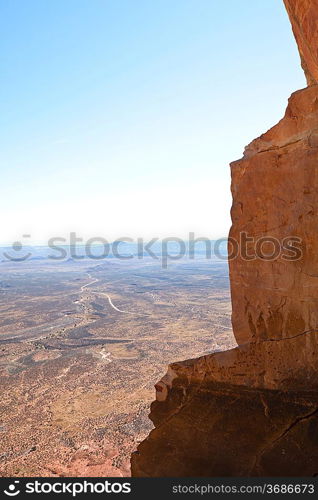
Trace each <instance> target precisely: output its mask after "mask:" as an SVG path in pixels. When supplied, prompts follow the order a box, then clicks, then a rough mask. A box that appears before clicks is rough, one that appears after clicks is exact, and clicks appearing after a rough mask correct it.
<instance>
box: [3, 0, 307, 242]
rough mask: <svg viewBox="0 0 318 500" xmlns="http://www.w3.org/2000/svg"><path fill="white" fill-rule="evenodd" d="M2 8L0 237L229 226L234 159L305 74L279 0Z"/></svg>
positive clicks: (200, 231)
mask: <svg viewBox="0 0 318 500" xmlns="http://www.w3.org/2000/svg"><path fill="white" fill-rule="evenodd" d="M1 11H2V12H1V14H2V15H1V21H0V22H1V28H2V39H3V43H2V47H1V55H2V79H1V84H0V85H1V89H2V92H1V93H2V96H3V98H2V114H1V121H2V134H1V163H2V182H3V184H4V185H5V192H4V193H3V195H2V197H1V202H0V207H1V212H2V217H1V222H2V233H1V235H0V241H1V242H3V244H5V243H7V244H8V243H9V242H13V241H16V240H18V241H20V240H21V238H22V235H24V234H30V235H31V238H30V240H29V242H30V243H32V244H33V243H36V244H39V243H42V244H45V242H46V241H47V239H48V238H49V237H51V236H52V235H59V236H62V237H63V236H65V234H68V233H69V232H70V231H76V232H78V233H79V234H80V235H81V236H82V237H83V238H86V239H87V238H89V237H92V236H97V235H98V236H102V237H105V238H106V239H108V240H109V241H112V240H115V239H117V238H120V237H122V235H123V234H125V235H127V236H130V237H136V236H143V237H144V238H148V239H151V238H152V237H155V236H158V237H166V236H168V235H171V234H173V235H175V236H178V237H183V238H184V237H185V235H186V234H188V232H189V231H195V232H196V234H197V235H198V236H206V237H209V238H211V239H217V238H220V237H224V236H226V235H227V232H228V228H229V224H230V216H229V212H230V204H231V196H230V172H229V167H228V164H229V162H230V161H234V160H236V159H238V158H240V157H241V156H242V152H243V149H244V146H245V145H246V144H248V143H249V142H250V141H251V140H252V139H253V138H255V137H256V136H257V135H259V134H261V133H263V132H265V131H266V129H267V128H268V127H270V126H272V125H273V124H274V123H275V122H277V121H278V120H279V119H280V118H281V117H282V115H283V113H284V109H285V107H286V104H287V99H288V97H289V95H290V94H291V92H293V91H295V90H297V89H299V88H301V87H303V86H305V79H304V76H303V73H302V70H301V67H300V62H299V56H298V52H297V48H296V44H295V41H294V39H293V36H292V31H291V29H290V24H289V21H288V18H287V14H286V12H285V10H284V7H283V3H282V2H277V1H276V0H267V2H250V1H249V0H241V1H240V2H238V1H237V0H230V1H228V2H227V3H226V9H225V5H224V4H222V5H221V4H220V3H219V2H216V1H211V0H200V1H197V0H176V1H175V2H173V3H171V2H169V1H168V0H160V1H159V2H156V3H152V2H147V1H145V0H140V1H138V2H129V0H123V1H120V2H111V1H105V0H94V1H93V2H87V1H86V0H84V1H83V0H76V1H75V0H69V1H68V2H63V1H62V0H58V1H55V2H52V3H48V2H41V1H39V0H30V1H28V2H27V3H26V2H23V1H22V0H17V1H15V2H6V1H2V2H1ZM8 54H10V57H9V55H8Z"/></svg>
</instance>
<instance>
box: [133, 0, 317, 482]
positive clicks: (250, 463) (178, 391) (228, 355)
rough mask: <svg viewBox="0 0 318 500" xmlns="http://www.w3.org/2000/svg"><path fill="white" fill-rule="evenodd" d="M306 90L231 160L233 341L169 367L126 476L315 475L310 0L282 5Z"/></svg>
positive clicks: (313, 40)
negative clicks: (224, 348) (223, 349)
mask: <svg viewBox="0 0 318 500" xmlns="http://www.w3.org/2000/svg"><path fill="white" fill-rule="evenodd" d="M285 5H286V8H287V10H288V13H289V16H290V19H291V23H292V27H293V31H294V33H295V37H296V40H297V43H298V46H299V51H300V54H301V59H302V65H303V67H304V70H305V72H306V76H307V79H308V83H309V87H307V88H305V89H303V90H300V91H298V92H295V93H294V94H293V95H292V96H291V98H290V100H289V104H288V107H287V110H286V114H285V116H284V118H283V119H282V120H281V121H280V122H279V123H278V124H277V125H276V126H274V127H273V128H272V129H271V130H269V131H268V132H266V133H265V134H263V135H262V136H261V137H259V138H258V139H256V140H254V141H253V142H252V143H251V144H250V145H249V146H248V147H247V148H246V149H245V152H244V157H243V158H242V159H241V160H239V161H236V162H234V163H232V165H231V172H232V195H233V206H232V223H233V224H232V228H231V232H230V240H229V254H230V257H231V258H230V262H229V264H230V280H231V293H232V306H233V315H232V323H233V331H234V335H235V337H236V339H237V342H238V344H239V346H238V347H237V348H235V349H232V350H230V351H226V352H219V353H215V354H211V355H208V356H204V357H202V358H199V359H195V360H189V361H184V362H180V363H174V364H172V365H170V367H169V370H168V373H167V374H166V375H165V377H163V379H162V380H161V381H160V382H158V383H157V384H156V391H157V396H156V401H155V402H154V403H153V404H152V407H151V414H150V418H151V420H152V421H153V423H154V425H155V429H154V430H153V431H152V432H151V433H150V435H149V437H148V438H147V439H146V440H145V441H143V442H142V443H141V444H140V446H139V447H138V450H137V452H136V453H135V454H134V455H133V457H132V474H133V475H134V476H175V477H176V476H239V475H254V476H266V475H267V476H275V475H278V476H282V475H285V476H290V475H295V476H297V475H300V476H310V475H316V474H317V473H318V307H317V305H318V238H317V237H316V228H317V227H318V169H317V166H318V84H317V82H318V31H317V26H318V0H285Z"/></svg>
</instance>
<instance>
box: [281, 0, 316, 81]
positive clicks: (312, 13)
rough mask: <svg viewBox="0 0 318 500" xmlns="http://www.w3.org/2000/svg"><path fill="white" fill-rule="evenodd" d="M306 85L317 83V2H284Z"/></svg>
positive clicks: (304, 0)
mask: <svg viewBox="0 0 318 500" xmlns="http://www.w3.org/2000/svg"><path fill="white" fill-rule="evenodd" d="M284 3H285V6H286V9H287V12H288V15H289V19H290V22H291V24H292V28H293V33H294V35H295V38H296V41H297V45H298V50H299V53H300V58H301V65H302V67H303V70H304V72H305V75H306V78H307V83H308V85H315V84H317V83H318V16H317V12H318V1H317V0H284Z"/></svg>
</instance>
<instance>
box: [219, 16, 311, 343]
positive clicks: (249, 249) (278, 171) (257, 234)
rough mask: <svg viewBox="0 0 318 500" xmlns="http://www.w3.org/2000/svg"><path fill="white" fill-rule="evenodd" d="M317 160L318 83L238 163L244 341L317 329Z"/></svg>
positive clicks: (236, 281)
mask: <svg viewBox="0 0 318 500" xmlns="http://www.w3.org/2000/svg"><path fill="white" fill-rule="evenodd" d="M317 13H318V10H317ZM317 161H318V86H317V85H314V86H311V87H308V88H306V89H304V90H300V91H298V92H295V93H294V94H293V95H292V96H291V98H290V99H289V104H288V107H287V110H286V114H285V117H284V118H283V119H282V120H281V121H280V122H279V123H278V124H277V125H276V126H275V127H273V128H272V129H271V130H269V131H268V132H266V133H265V134H264V135H262V136H261V137H259V138H258V139H256V140H255V141H253V142H252V143H251V144H250V145H249V146H247V148H246V150H245V153H244V157H243V159H242V160H239V161H237V162H234V163H232V165H231V171H232V194H233V205H232V222H233V224H232V228H231V231H230V237H231V238H233V240H234V241H238V242H240V241H241V243H240V246H239V252H238V255H237V256H235V255H234V252H233V257H235V258H233V259H232V260H230V262H229V265H230V278H231V293H232V304H233V314H232V323H233V330H234V335H235V337H236V340H237V342H238V344H242V343H245V342H248V341H255V340H265V339H268V340H269V339H283V338H287V337H292V336H294V335H298V334H299V333H303V332H305V331H311V330H314V329H316V328H318V309H317V300H318V239H317V233H316V229H315V228H316V227H318V172H317ZM244 235H245V241H247V243H246V244H245V243H244ZM288 248H289V249H288ZM271 255H273V257H272V258H271V257H270V256H271Z"/></svg>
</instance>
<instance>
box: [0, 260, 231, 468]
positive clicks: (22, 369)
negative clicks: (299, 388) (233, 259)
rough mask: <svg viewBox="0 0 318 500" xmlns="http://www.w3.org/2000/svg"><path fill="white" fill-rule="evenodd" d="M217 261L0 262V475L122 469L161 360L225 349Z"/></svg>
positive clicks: (225, 308) (143, 420)
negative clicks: (162, 262)
mask: <svg viewBox="0 0 318 500" xmlns="http://www.w3.org/2000/svg"><path fill="white" fill-rule="evenodd" d="M230 314H231V305H230V296H229V283H228V271H227V264H226V263H225V262H224V261H222V260H203V259H201V260H195V261H189V260H181V261H178V262H177V261H176V262H173V263H170V264H169V266H168V269H162V268H161V266H160V263H159V262H156V261H153V260H151V259H150V258H149V259H146V258H144V259H141V260H138V259H134V260H131V261H118V260H115V259H108V260H106V261H101V262H100V263H99V262H96V261H92V260H89V259H85V260H84V261H73V260H67V261H66V262H60V263H54V262H50V261H48V260H46V259H39V260H30V261H25V262H20V263H13V262H1V263H0V376H1V401H0V438H1V439H0V475H1V476H8V475H13V476H35V475H39V476H55V475H58V476H63V475H65V476H99V475H104V476H121V475H129V473H130V472H129V459H130V454H131V452H132V450H134V449H135V447H136V445H137V444H138V442H139V441H140V440H142V439H143V438H144V437H145V435H146V434H147V433H148V432H149V430H150V429H151V422H150V421H149V419H148V413H149V405H150V402H151V401H152V400H153V399H154V388H153V385H154V383H155V382H156V381H158V380H159V379H160V377H161V376H162V375H163V374H164V373H165V371H166V365H167V362H172V361H177V360H179V359H185V358H191V357H197V356H200V355H203V354H205V353H210V352H212V351H214V350H223V349H227V348H230V347H232V346H233V345H235V341H234V340H233V337H232V333H231V326H230Z"/></svg>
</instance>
